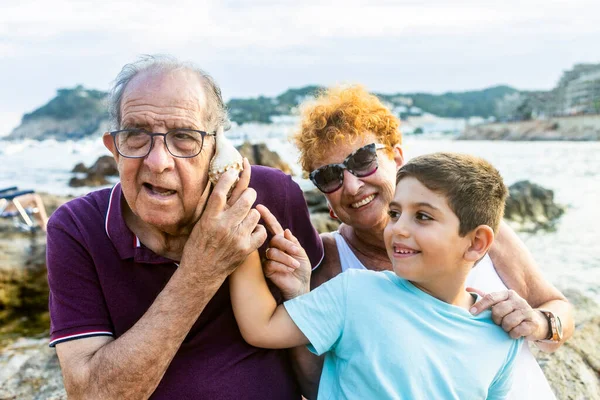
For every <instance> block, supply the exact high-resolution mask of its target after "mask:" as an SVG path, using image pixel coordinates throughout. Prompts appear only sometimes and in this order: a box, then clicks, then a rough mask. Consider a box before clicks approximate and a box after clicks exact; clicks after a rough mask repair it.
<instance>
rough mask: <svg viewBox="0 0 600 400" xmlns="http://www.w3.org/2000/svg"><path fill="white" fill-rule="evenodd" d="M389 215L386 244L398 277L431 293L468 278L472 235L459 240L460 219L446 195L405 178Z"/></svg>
mask: <svg viewBox="0 0 600 400" xmlns="http://www.w3.org/2000/svg"><path fill="white" fill-rule="evenodd" d="M389 215H390V220H389V222H388V224H387V226H386V228H385V231H384V241H385V246H386V249H387V252H388V256H389V257H390V260H391V261H392V266H393V268H394V272H395V273H396V275H398V276H400V277H402V278H404V279H407V280H409V281H411V282H413V283H415V284H417V286H420V287H422V288H423V289H426V291H427V292H430V290H428V288H430V289H434V288H435V287H438V286H439V285H440V283H442V284H443V283H444V282H447V280H450V281H457V279H463V278H464V276H466V274H467V273H468V271H469V269H470V265H471V264H472V263H469V262H468V261H467V260H465V259H464V255H465V252H466V251H467V250H468V249H469V247H470V245H471V240H470V237H469V235H468V234H467V235H466V236H465V237H461V236H459V220H458V217H457V216H456V214H454V212H453V211H452V209H451V208H450V206H449V205H448V202H447V200H446V197H445V196H444V195H442V194H440V193H436V192H433V191H431V190H429V189H428V188H426V187H425V186H424V185H423V184H422V183H421V182H420V181H419V180H417V179H416V178H413V177H406V178H403V179H401V180H400V182H399V183H398V185H397V187H396V192H395V194H394V199H393V200H392V202H391V203H390V208H389ZM430 283H433V285H430ZM423 286H424V287H423ZM431 294H433V293H431ZM434 295H435V294H434Z"/></svg>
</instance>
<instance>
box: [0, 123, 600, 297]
mask: <svg viewBox="0 0 600 400" xmlns="http://www.w3.org/2000/svg"><path fill="white" fill-rule="evenodd" d="M292 131H293V127H292V126H278V125H264V126H260V125H255V126H248V127H246V128H244V130H243V131H240V132H237V133H236V132H232V133H233V134H232V135H230V136H231V138H232V142H234V144H235V145H238V144H241V143H242V142H243V141H244V140H249V141H250V142H252V143H260V142H264V143H265V144H266V145H267V147H268V148H269V149H270V150H272V151H276V152H277V153H278V154H279V155H280V157H281V158H282V159H283V160H284V161H286V162H287V163H288V164H290V166H291V168H292V176H293V179H294V180H295V181H296V182H298V184H299V185H300V186H301V188H302V189H303V190H310V189H312V188H313V186H312V183H311V182H310V181H308V180H306V179H303V178H302V173H301V172H302V171H301V169H300V166H299V165H298V163H297V159H298V151H297V150H296V148H295V146H294V145H293V144H292V143H291V142H290V141H289V140H288V137H289V135H290V134H291V133H292ZM403 149H404V154H405V157H406V158H407V159H410V158H412V157H415V156H418V155H421V154H426V153H432V152H436V151H452V152H459V153H468V154H473V155H477V156H480V157H483V158H485V159H486V160H488V161H490V162H491V163H492V164H494V165H495V166H496V168H498V170H499V171H500V172H501V173H502V175H503V177H504V180H505V182H506V184H507V185H511V184H513V183H515V182H517V181H520V180H529V181H531V182H534V183H537V184H539V185H541V186H543V187H545V188H547V189H551V190H553V191H554V195H555V197H554V199H555V201H556V202H557V203H559V204H562V205H565V206H567V211H566V213H565V214H564V215H563V216H562V217H561V218H560V220H559V221H558V223H557V224H556V226H555V229H554V230H553V231H540V232H536V233H524V232H519V236H520V237H521V239H522V240H523V241H524V242H525V244H526V245H527V247H528V248H529V249H530V251H531V252H532V253H533V255H534V257H535V259H536V261H537V262H538V264H539V266H540V268H541V270H542V272H543V274H544V275H545V276H546V277H547V278H548V279H549V280H550V281H551V282H552V283H553V284H555V285H556V286H557V287H559V288H561V289H567V288H574V289H578V290H580V291H582V292H583V293H584V294H586V295H588V296H590V297H592V298H594V299H595V300H596V301H598V302H600V246H599V245H598V239H600V224H598V223H597V221H598V220H600V208H599V207H598V206H597V205H598V201H599V200H600V163H598V162H597V159H596V158H597V155H598V154H600V142H564V141H561V142H508V141H457V140H452V139H451V138H446V137H442V138H436V139H433V138H427V137H422V136H406V137H405V138H404V143H403ZM109 154H110V153H109V152H108V150H106V149H105V148H104V145H103V143H102V140H101V138H99V137H98V138H87V139H84V140H79V141H72V140H71V141H56V140H53V139H50V140H45V141H34V140H22V141H0V166H1V167H0V188H1V187H8V186H15V185H16V186H19V187H20V188H22V189H34V190H36V191H39V192H47V193H51V194H57V195H67V194H70V195H75V196H80V195H84V194H85V193H87V192H89V191H92V190H95V189H97V188H89V187H83V188H71V187H69V186H68V182H69V179H70V178H71V177H73V176H76V174H73V173H72V172H71V170H72V169H73V167H74V166H75V165H76V164H77V163H79V162H83V163H84V164H85V165H86V166H88V167H90V166H91V165H92V164H93V163H94V162H95V161H96V160H97V158H98V157H100V156H102V155H109ZM117 180H118V179H117V178H114V179H112V180H111V184H110V185H108V186H111V185H112V184H114V182H116V181H117Z"/></svg>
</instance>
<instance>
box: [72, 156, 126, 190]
mask: <svg viewBox="0 0 600 400" xmlns="http://www.w3.org/2000/svg"><path fill="white" fill-rule="evenodd" d="M72 172H75V173H83V174H85V176H84V177H81V178H80V177H77V176H74V177H73V178H71V179H70V180H69V186H71V187H82V186H90V187H95V186H103V185H107V184H108V183H110V182H109V181H108V180H107V179H106V177H107V176H119V170H118V169H117V163H116V161H115V159H114V158H113V157H112V156H101V157H99V158H98V160H96V162H95V163H94V165H92V166H91V167H90V168H86V167H85V165H83V164H82V163H78V164H77V165H75V167H74V168H73V171H72Z"/></svg>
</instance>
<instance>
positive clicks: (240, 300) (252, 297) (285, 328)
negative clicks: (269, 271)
mask: <svg viewBox="0 0 600 400" xmlns="http://www.w3.org/2000/svg"><path fill="white" fill-rule="evenodd" d="M229 288H230V289H229V290H230V292H231V305H232V307H233V313H234V315H235V319H236V321H237V323H238V326H239V328H240V332H241V333H242V336H243V338H244V340H246V342H248V343H249V344H251V345H252V346H256V347H263V348H270V349H282V348H289V347H294V346H300V345H303V344H307V343H308V339H307V338H306V336H304V334H303V333H302V331H300V329H298V327H297V326H296V324H295V323H294V321H292V319H291V318H290V316H289V314H288V312H287V311H286V309H285V307H283V306H282V305H279V306H278V305H277V303H276V301H275V299H274V298H273V295H272V294H271V291H270V290H269V288H268V286H267V282H266V281H265V277H264V275H263V271H262V267H261V263H260V257H259V255H258V252H257V251H255V252H253V253H252V254H250V255H249V256H248V258H247V259H246V261H244V263H242V265H240V266H239V267H238V268H237V269H236V270H235V271H234V272H233V274H231V276H230V277H229Z"/></svg>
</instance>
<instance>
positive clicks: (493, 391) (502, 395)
mask: <svg viewBox="0 0 600 400" xmlns="http://www.w3.org/2000/svg"><path fill="white" fill-rule="evenodd" d="M522 345H523V339H518V340H514V341H513V342H512V344H511V347H510V351H509V352H508V356H507V357H506V361H505V362H504V365H503V366H502V368H500V371H498V374H497V375H496V378H495V379H494V381H493V382H492V384H491V386H490V388H489V390H488V396H487V399H488V400H499V399H506V398H507V397H508V394H509V392H510V389H511V387H512V383H513V375H514V373H513V371H514V369H515V362H516V360H517V356H518V355H519V350H520V349H521V346H522Z"/></svg>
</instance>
